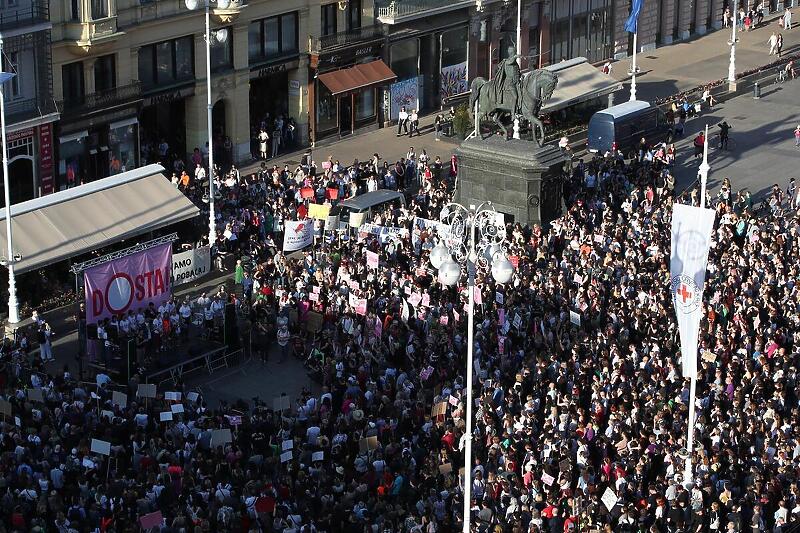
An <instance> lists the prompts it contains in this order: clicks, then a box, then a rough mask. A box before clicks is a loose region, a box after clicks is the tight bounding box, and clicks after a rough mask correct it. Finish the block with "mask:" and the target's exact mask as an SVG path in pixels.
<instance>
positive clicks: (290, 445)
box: [281, 440, 294, 452]
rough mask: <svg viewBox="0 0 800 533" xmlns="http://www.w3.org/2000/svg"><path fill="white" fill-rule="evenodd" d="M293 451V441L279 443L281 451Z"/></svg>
mask: <svg viewBox="0 0 800 533" xmlns="http://www.w3.org/2000/svg"><path fill="white" fill-rule="evenodd" d="M292 449H294V441H293V440H285V441H283V442H282V443H281V451H284V452H285V451H286V450H292Z"/></svg>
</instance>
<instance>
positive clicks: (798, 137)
mask: <svg viewBox="0 0 800 533" xmlns="http://www.w3.org/2000/svg"><path fill="white" fill-rule="evenodd" d="M794 145H795V146H800V124H798V125H797V127H796V128H795V129H794Z"/></svg>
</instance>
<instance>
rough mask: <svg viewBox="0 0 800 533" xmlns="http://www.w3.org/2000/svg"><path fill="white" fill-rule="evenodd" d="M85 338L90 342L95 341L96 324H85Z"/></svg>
mask: <svg viewBox="0 0 800 533" xmlns="http://www.w3.org/2000/svg"><path fill="white" fill-rule="evenodd" d="M86 338H87V339H89V340H90V341H96V340H97V324H86Z"/></svg>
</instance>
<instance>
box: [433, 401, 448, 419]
mask: <svg viewBox="0 0 800 533" xmlns="http://www.w3.org/2000/svg"><path fill="white" fill-rule="evenodd" d="M445 413H447V402H439V403H437V404H435V405H434V406H433V407H431V416H432V417H437V416H442V415H444V414H445Z"/></svg>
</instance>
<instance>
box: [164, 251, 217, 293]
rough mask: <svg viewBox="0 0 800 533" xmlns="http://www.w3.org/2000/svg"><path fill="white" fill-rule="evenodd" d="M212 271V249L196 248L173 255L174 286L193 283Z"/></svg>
mask: <svg viewBox="0 0 800 533" xmlns="http://www.w3.org/2000/svg"><path fill="white" fill-rule="evenodd" d="M209 272H211V249H210V248H209V247H208V246H201V247H200V248H194V249H192V250H189V251H187V252H181V253H179V254H174V255H173V256H172V286H173V287H175V286H177V285H183V284H185V283H192V282H193V281H197V280H198V279H200V278H202V277H203V276H205V275H206V274H208V273H209Z"/></svg>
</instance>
